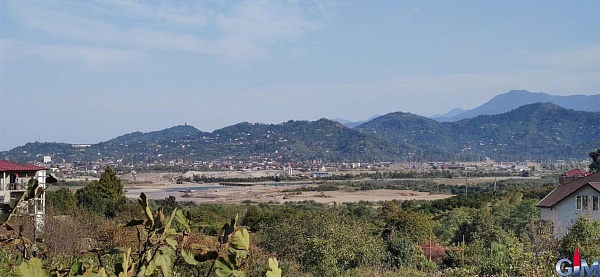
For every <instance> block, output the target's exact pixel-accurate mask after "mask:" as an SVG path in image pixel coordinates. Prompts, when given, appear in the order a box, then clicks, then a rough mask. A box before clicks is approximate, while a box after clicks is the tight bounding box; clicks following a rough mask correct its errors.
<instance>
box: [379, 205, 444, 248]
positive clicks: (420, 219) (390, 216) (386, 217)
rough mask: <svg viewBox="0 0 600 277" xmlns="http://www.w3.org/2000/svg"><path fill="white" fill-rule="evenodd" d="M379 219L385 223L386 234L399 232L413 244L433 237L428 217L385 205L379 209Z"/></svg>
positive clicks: (431, 223)
mask: <svg viewBox="0 0 600 277" xmlns="http://www.w3.org/2000/svg"><path fill="white" fill-rule="evenodd" d="M380 218H382V219H383V221H384V222H385V223H386V230H388V232H391V233H393V232H399V233H401V234H403V236H405V237H406V238H408V239H410V240H411V241H412V242H414V243H424V242H426V241H428V240H429V239H431V238H432V237H433V225H434V222H433V220H431V218H430V216H429V215H426V214H423V213H418V212H407V211H403V210H401V209H400V208H399V207H398V206H396V205H394V204H392V203H387V204H386V205H385V206H384V207H382V208H381V212H380Z"/></svg>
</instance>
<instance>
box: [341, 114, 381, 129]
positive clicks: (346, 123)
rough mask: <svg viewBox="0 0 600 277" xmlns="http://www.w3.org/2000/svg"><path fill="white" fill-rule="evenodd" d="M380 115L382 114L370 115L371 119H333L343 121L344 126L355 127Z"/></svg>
mask: <svg viewBox="0 0 600 277" xmlns="http://www.w3.org/2000/svg"><path fill="white" fill-rule="evenodd" d="M379 116H380V115H374V116H371V117H369V119H367V120H362V121H352V120H347V119H343V118H334V119H331V120H333V121H337V122H339V123H342V125H344V126H346V127H348V128H354V127H356V126H358V125H360V124H363V123H365V122H367V121H369V120H372V119H374V118H377V117H379Z"/></svg>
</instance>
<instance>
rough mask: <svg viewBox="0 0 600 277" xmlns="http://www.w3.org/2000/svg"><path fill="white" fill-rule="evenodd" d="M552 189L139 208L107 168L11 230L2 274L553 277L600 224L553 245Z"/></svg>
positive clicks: (0, 260) (598, 251) (53, 196)
mask: <svg viewBox="0 0 600 277" xmlns="http://www.w3.org/2000/svg"><path fill="white" fill-rule="evenodd" d="M550 182H552V183H550ZM417 185H422V186H427V184H425V185H424V184H419V183H418V182H416V183H413V182H408V183H406V186H417ZM369 186H371V185H369ZM369 186H367V187H365V188H364V189H369V188H371V187H369ZM554 186H555V184H554V181H553V180H552V181H550V180H548V179H542V180H520V181H515V180H505V181H502V182H499V183H498V184H497V186H494V187H495V188H496V189H495V190H494V189H492V187H491V186H490V184H481V185H478V186H473V188H469V194H460V195H458V196H455V197H452V198H448V199H443V200H436V201H392V202H378V203H372V202H360V203H346V204H339V205H335V206H327V205H322V204H317V203H314V202H298V203H286V204H241V205H224V204H195V203H191V202H177V201H175V199H174V198H173V197H170V198H167V199H164V200H157V201H152V200H147V199H145V196H144V195H142V196H141V198H140V199H139V200H138V201H137V203H136V202H134V201H131V200H127V199H125V198H124V196H123V186H122V185H121V183H120V180H119V179H118V178H117V176H116V174H115V172H114V171H113V170H112V169H110V168H108V169H107V170H106V171H105V172H104V173H103V174H102V177H101V178H100V180H99V181H93V182H90V183H89V184H87V185H86V186H85V187H84V188H82V189H80V190H79V191H77V192H76V193H72V192H71V191H70V190H69V189H67V188H61V189H59V190H57V191H55V192H48V193H47V201H48V210H49V211H48V213H47V216H46V222H45V225H44V227H43V232H38V231H36V228H35V226H34V224H33V222H32V220H31V218H30V217H28V216H19V215H18V214H15V215H13V216H12V218H11V219H10V220H9V221H8V222H6V223H5V224H3V226H4V227H6V228H5V229H7V230H6V231H5V233H4V234H3V237H2V239H1V243H2V247H1V248H0V275H1V276H12V275H17V276H32V275H31V274H34V275H35V276H44V275H46V276H48V275H52V276H79V275H83V274H85V273H87V274H89V275H86V276H265V275H266V276H278V274H281V275H282V276H433V275H435V276H553V275H554V274H555V269H554V265H555V264H556V262H557V261H558V259H559V257H565V256H567V257H570V256H572V251H573V250H574V248H575V247H576V246H577V247H579V250H580V253H581V254H582V256H583V257H600V223H599V222H597V221H593V220H590V219H588V218H582V219H581V220H580V221H578V222H577V224H576V225H575V226H573V227H572V228H571V230H570V231H569V233H568V234H567V235H566V236H565V237H564V238H562V239H561V240H556V239H555V238H554V236H553V235H552V227H551V226H550V225H549V224H547V223H545V222H542V221H540V219H539V211H538V209H537V207H535V204H536V203H537V202H538V201H539V199H541V198H542V197H543V196H544V195H546V193H547V192H548V191H549V190H551V189H552V188H553V187H554ZM476 188H478V189H476ZM329 189H334V188H332V187H330V188H329ZM238 215H239V217H238ZM36 274H43V275H36ZM103 274H104V275H103Z"/></svg>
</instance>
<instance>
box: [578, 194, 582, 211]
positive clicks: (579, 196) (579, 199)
mask: <svg viewBox="0 0 600 277" xmlns="http://www.w3.org/2000/svg"><path fill="white" fill-rule="evenodd" d="M581 199H582V197H581V195H577V209H578V210H581V206H583V205H582V201H581Z"/></svg>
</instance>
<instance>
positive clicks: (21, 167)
mask: <svg viewBox="0 0 600 277" xmlns="http://www.w3.org/2000/svg"><path fill="white" fill-rule="evenodd" d="M46 169H47V168H45V167H41V166H37V165H32V164H17V163H11V162H8V161H2V160H0V172H6V171H38V170H46Z"/></svg>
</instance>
